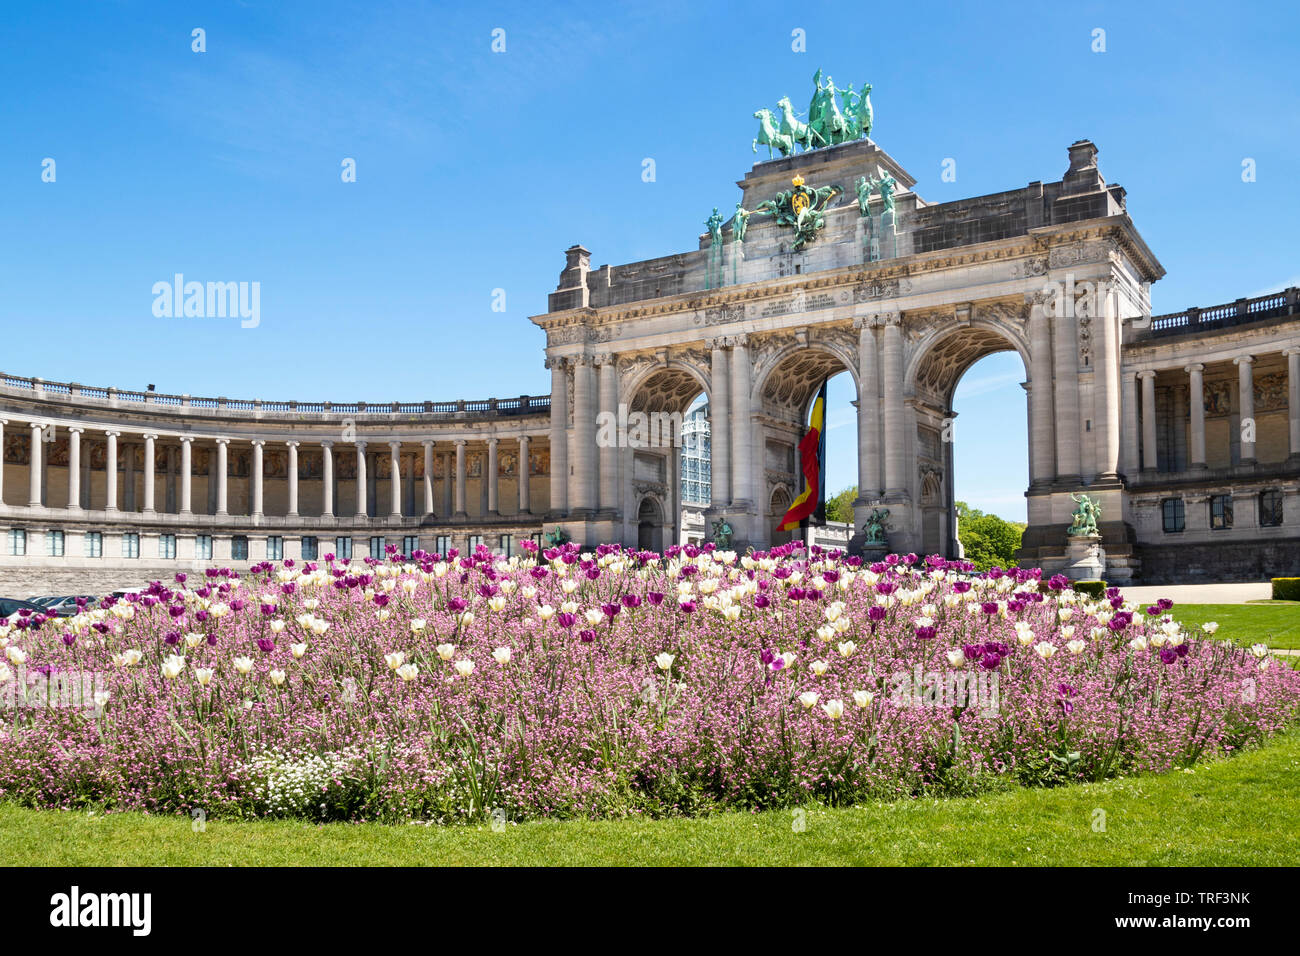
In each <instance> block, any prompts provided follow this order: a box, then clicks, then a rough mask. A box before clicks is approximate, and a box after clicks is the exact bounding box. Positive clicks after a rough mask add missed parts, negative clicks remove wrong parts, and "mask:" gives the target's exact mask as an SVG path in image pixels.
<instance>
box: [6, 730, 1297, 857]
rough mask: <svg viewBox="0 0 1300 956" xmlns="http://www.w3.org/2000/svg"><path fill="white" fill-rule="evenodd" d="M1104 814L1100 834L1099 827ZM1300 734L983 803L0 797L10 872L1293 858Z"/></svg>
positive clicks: (1001, 796)
mask: <svg viewBox="0 0 1300 956" xmlns="http://www.w3.org/2000/svg"><path fill="white" fill-rule="evenodd" d="M1103 813H1104V818H1105V829H1104V831H1102V830H1097V829H1094V824H1095V823H1096V822H1097V821H1100V819H1101V814H1103ZM1298 815H1300V729H1295V730H1292V731H1291V732H1289V733H1287V734H1285V735H1283V736H1282V737H1279V738H1278V739H1277V740H1275V741H1272V742H1271V743H1270V744H1269V745H1268V746H1267V747H1265V748H1263V749H1261V750H1257V751H1252V752H1250V753H1245V754H1242V755H1240V756H1237V757H1234V758H1232V759H1227V760H1218V761H1215V762H1212V763H1208V764H1203V765H1200V766H1198V767H1196V768H1195V770H1193V771H1175V772H1173V773H1170V774H1165V775H1162V776H1147V777H1134V778H1129V779H1125V780H1112V781H1107V782H1105V783H1099V784H1080V785H1077V786H1071V787H1062V788H1059V789H1054V790H1016V791H1013V792H1010V793H1004V794H998V795H996V796H989V797H980V798H965V799H963V798H953V799H944V800H901V801H898V802H891V803H884V802H878V803H872V804H869V805H864V806H860V807H850V808H845V809H835V810H831V809H826V808H808V809H807V810H806V811H805V815H804V822H805V824H806V829H805V830H804V831H803V832H796V831H795V826H794V824H795V821H796V814H795V812H793V811H781V812H777V811H772V812H767V813H759V814H743V813H732V814H723V815H719V816H716V817H711V818H706V819H696V820H612V821H563V822H549V821H548V822H537V823H525V824H521V825H517V826H513V825H512V826H508V827H507V828H506V829H505V830H504V831H503V832H494V831H493V830H492V829H491V828H490V827H488V826H482V827H437V826H430V827H426V826H413V825H406V826H385V825H382V824H329V825H325V826H316V825H311V824H304V823H296V822H247V823H241V822H220V821H209V822H208V823H207V826H206V829H205V830H204V831H203V832H197V833H196V832H194V831H193V829H192V827H191V821H190V820H188V819H185V818H176V817H150V816H146V815H144V814H137V813H130V814H113V815H109V816H102V815H94V816H92V815H89V814H88V813H86V812H70V811H63V812H60V811H47V810H27V809H23V808H20V807H17V806H15V805H13V804H7V803H0V833H3V834H4V840H3V841H2V842H0V864H2V865H6V866H86V865H95V866H113V865H131V866H231V865H234V866H242V865H277V866H289V865H312V866H334V865H347V866H366V865H395V866H419V865H692V864H694V865H710V864H719V865H783V866H809V865H844V864H868V865H910V866H932V865H970V864H978V865H992V866H997V865H1009V866H1010V865H1048V866H1106V865H1119V866H1190V865H1196V866H1262V865H1282V866H1295V865H1297V864H1300V829H1297V828H1296V826H1295V820H1296V819H1297V816H1298Z"/></svg>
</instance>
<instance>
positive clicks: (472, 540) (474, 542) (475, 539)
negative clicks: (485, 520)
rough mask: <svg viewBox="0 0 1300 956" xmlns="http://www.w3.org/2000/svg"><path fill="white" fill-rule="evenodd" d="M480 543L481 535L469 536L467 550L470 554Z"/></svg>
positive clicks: (481, 541)
mask: <svg viewBox="0 0 1300 956" xmlns="http://www.w3.org/2000/svg"><path fill="white" fill-rule="evenodd" d="M482 543H483V536H482V535H481V534H472V535H470V536H469V544H468V548H469V550H470V551H471V552H472V551H473V550H474V549H475V548H477V547H478V546H479V545H481V544H482Z"/></svg>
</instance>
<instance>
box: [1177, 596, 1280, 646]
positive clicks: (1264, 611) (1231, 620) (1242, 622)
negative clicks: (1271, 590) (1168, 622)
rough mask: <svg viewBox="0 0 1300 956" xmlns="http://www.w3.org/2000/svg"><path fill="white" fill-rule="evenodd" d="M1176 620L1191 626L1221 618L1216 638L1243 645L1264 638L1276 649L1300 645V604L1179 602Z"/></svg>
mask: <svg viewBox="0 0 1300 956" xmlns="http://www.w3.org/2000/svg"><path fill="white" fill-rule="evenodd" d="M1172 613H1173V615H1174V619H1175V620H1176V621H1178V622H1179V623H1181V624H1183V625H1185V626H1186V627H1187V628H1188V629H1193V628H1195V629H1199V628H1200V626H1201V625H1202V624H1204V623H1205V622H1206V621H1218V622H1219V630H1218V631H1217V632H1216V633H1215V635H1214V636H1215V637H1216V638H1218V639H1221V640H1231V641H1233V642H1234V643H1237V644H1240V645H1242V646H1246V647H1248V646H1250V645H1251V644H1255V643H1257V642H1260V641H1262V642H1263V643H1265V644H1267V645H1268V646H1269V647H1273V648H1279V649H1281V648H1290V649H1296V648H1300V604H1296V603H1293V602H1290V601H1259V602H1256V603H1253V604H1175V605H1174V609H1173V612H1172Z"/></svg>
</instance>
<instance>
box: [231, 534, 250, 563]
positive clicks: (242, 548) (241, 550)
mask: <svg viewBox="0 0 1300 956" xmlns="http://www.w3.org/2000/svg"><path fill="white" fill-rule="evenodd" d="M230 560H231V561H247V560H248V536H247V535H243V534H237V535H235V536H234V537H233V538H231V539H230Z"/></svg>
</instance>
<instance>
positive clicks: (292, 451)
mask: <svg viewBox="0 0 1300 956" xmlns="http://www.w3.org/2000/svg"><path fill="white" fill-rule="evenodd" d="M284 444H285V446H286V447H287V448H288V449H289V462H288V464H287V465H285V470H284V474H285V478H287V479H288V482H289V502H288V505H289V506H288V509H287V515H286V517H289V518H296V517H298V443H297V442H296V441H287V442H285V443H284Z"/></svg>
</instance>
